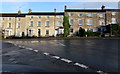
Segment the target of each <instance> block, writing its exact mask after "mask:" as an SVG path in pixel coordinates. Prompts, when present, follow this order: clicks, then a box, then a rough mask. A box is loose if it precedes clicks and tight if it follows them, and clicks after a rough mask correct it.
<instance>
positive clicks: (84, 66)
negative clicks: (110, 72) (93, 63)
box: [74, 63, 88, 69]
mask: <svg viewBox="0 0 120 74" xmlns="http://www.w3.org/2000/svg"><path fill="white" fill-rule="evenodd" d="M74 65H77V66H80V67H82V68H85V69H87V68H88V67H87V66H86V65H84V64H79V63H75V64H74Z"/></svg>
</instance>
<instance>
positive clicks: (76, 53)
mask: <svg viewBox="0 0 120 74" xmlns="http://www.w3.org/2000/svg"><path fill="white" fill-rule="evenodd" d="M119 41H120V39H119V38H113V39H112V38H110V39H109V38H108V39H107V38H95V39H94V38H81V39H78V38H74V39H20V40H3V53H2V54H3V61H2V62H3V64H17V65H21V64H22V65H28V66H32V67H35V68H39V69H40V70H39V71H45V72H46V71H47V72H101V71H102V72H118V56H119V55H118V51H119V50H120V49H118V46H119V45H118V44H119V43H118V42H119ZM55 56H57V57H55ZM65 59H67V61H66V60H65ZM76 63H79V65H78V64H77V65H75V64H76ZM86 67H87V68H86Z"/></svg>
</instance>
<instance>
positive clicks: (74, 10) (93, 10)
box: [65, 9, 120, 12]
mask: <svg viewBox="0 0 120 74" xmlns="http://www.w3.org/2000/svg"><path fill="white" fill-rule="evenodd" d="M106 11H120V9H104V10H102V9H65V12H106Z"/></svg>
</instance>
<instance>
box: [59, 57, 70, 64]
mask: <svg viewBox="0 0 120 74" xmlns="http://www.w3.org/2000/svg"><path fill="white" fill-rule="evenodd" d="M61 60H62V61H64V62H67V63H71V62H72V61H71V60H68V59H65V58H61Z"/></svg>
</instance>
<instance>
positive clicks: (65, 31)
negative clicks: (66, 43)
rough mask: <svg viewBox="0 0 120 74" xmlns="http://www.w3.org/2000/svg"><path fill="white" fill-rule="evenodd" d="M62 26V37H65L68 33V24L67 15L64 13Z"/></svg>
mask: <svg viewBox="0 0 120 74" xmlns="http://www.w3.org/2000/svg"><path fill="white" fill-rule="evenodd" d="M63 26H64V37H67V36H68V35H69V33H70V24H69V19H68V16H66V15H64V18H63Z"/></svg>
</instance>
